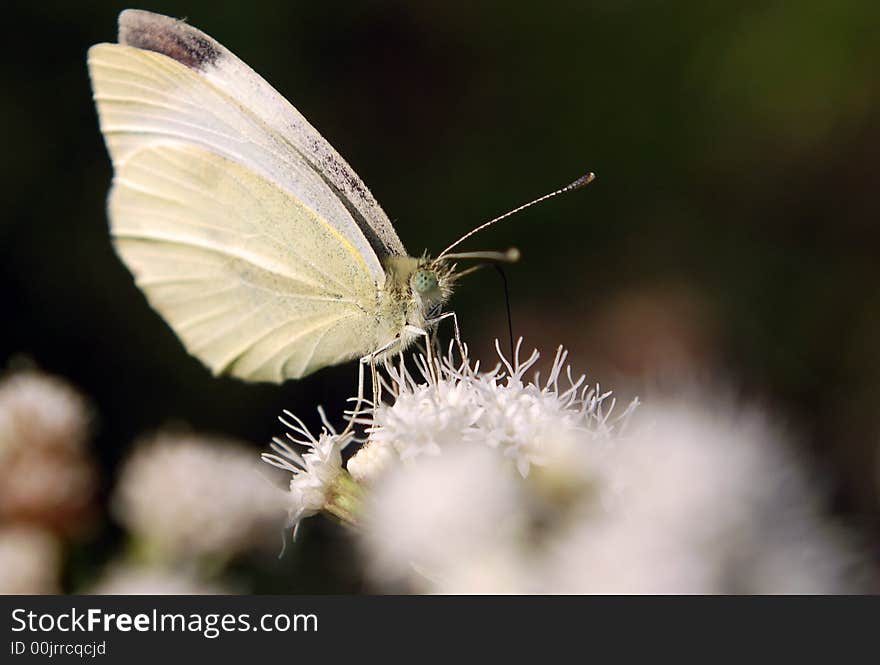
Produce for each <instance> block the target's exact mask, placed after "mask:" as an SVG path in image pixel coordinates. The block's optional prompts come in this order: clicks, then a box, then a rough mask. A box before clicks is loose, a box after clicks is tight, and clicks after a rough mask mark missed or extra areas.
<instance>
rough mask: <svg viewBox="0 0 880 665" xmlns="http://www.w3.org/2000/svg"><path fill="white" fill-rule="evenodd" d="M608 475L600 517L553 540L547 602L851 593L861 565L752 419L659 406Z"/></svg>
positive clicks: (761, 419)
mask: <svg viewBox="0 0 880 665" xmlns="http://www.w3.org/2000/svg"><path fill="white" fill-rule="evenodd" d="M639 417H640V419H641V420H643V421H644V423H643V424H642V425H640V426H639V427H637V428H636V431H635V433H634V435H633V436H631V437H630V438H629V439H627V440H626V441H622V442H620V444H619V445H617V446H615V448H614V450H613V452H612V454H611V455H610V458H609V460H608V463H607V464H606V466H605V467H604V469H605V470H604V483H605V485H606V487H608V488H609V490H610V491H608V492H606V493H605V494H604V495H603V498H604V501H603V504H602V506H601V510H593V511H591V512H584V513H583V515H582V516H581V517H580V518H579V519H578V520H577V521H575V522H573V523H572V524H571V525H570V526H568V527H567V528H563V529H559V530H558V531H557V532H555V533H554V534H552V536H551V538H550V539H549V542H548V556H547V557H546V559H545V561H544V567H545V568H544V569H545V573H544V574H545V576H546V580H547V581H546V584H547V590H548V591H550V592H554V593H676V594H678V593H779V592H783V593H815V592H820V593H830V592H840V591H852V590H855V589H857V588H858V586H857V585H858V580H857V579H856V578H854V577H852V573H853V572H854V571H855V568H856V566H855V565H854V564H856V563H857V562H858V559H859V557H857V556H856V555H855V552H854V551H853V550H852V549H851V547H850V546H849V544H848V542H847V540H846V538H845V536H844V535H843V534H842V533H838V532H836V530H835V529H834V528H833V527H831V525H830V523H829V522H828V521H827V519H826V518H824V517H823V516H822V513H821V510H820V499H821V496H820V495H819V494H818V493H817V489H816V487H815V486H814V485H813V484H812V483H810V482H808V478H807V475H806V473H805V471H804V468H803V467H802V464H801V461H800V460H799V459H798V458H797V457H796V456H795V455H794V454H793V453H792V450H791V449H790V447H789V445H788V441H787V440H786V437H785V436H784V435H783V433H782V432H780V431H779V429H778V428H776V427H774V426H773V425H772V424H771V423H770V422H769V421H768V420H767V419H766V417H765V416H764V415H763V414H762V413H761V412H760V411H757V410H755V409H753V408H749V407H743V406H738V405H732V404H725V403H719V404H712V403H709V402H707V401H705V400H693V399H690V400H677V401H658V402H655V403H654V404H653V405H652V406H651V407H650V408H645V409H642V410H640V413H639Z"/></svg>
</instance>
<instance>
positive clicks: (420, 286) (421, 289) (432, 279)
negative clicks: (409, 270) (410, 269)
mask: <svg viewBox="0 0 880 665" xmlns="http://www.w3.org/2000/svg"><path fill="white" fill-rule="evenodd" d="M412 288H413V291H415V292H416V293H418V294H419V295H426V294H429V293H431V292H432V291H434V290H436V289H437V275H436V274H435V273H434V271H433V270H425V269H420V270H416V271H415V272H414V273H413V276H412Z"/></svg>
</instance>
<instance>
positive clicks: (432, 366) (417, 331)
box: [405, 325, 440, 383]
mask: <svg viewBox="0 0 880 665" xmlns="http://www.w3.org/2000/svg"><path fill="white" fill-rule="evenodd" d="M405 330H406V331H407V332H409V333H410V334H412V335H418V336H419V337H424V338H425V353H426V360H427V362H428V372H429V373H430V375H431V379H432V380H433V381H434V382H435V383H436V382H437V381H438V380H439V378H440V377H439V374H438V372H439V367H438V366H437V364H436V363H435V361H434V353H433V351H432V348H433V341H432V339H431V335H430V334H429V333H428V331H427V330H423V329H422V328H419V327H418V326H411V325H408V326H406V328H405Z"/></svg>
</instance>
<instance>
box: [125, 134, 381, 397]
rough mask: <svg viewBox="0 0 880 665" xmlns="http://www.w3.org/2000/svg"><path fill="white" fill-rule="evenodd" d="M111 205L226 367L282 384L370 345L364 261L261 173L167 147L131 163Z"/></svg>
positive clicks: (164, 292) (159, 304) (132, 261)
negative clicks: (286, 379) (281, 382)
mask: <svg viewBox="0 0 880 665" xmlns="http://www.w3.org/2000/svg"><path fill="white" fill-rule="evenodd" d="M109 209H110V215H111V218H112V219H113V234H114V237H115V241H116V248H117V251H118V252H119V254H120V256H121V257H122V259H123V260H124V261H125V263H126V264H127V265H128V266H129V268H130V269H131V271H132V273H133V274H134V275H135V281H136V283H137V284H138V286H139V287H140V288H141V290H142V291H143V292H144V293H145V295H146V297H147V299H148V300H149V302H150V304H151V305H152V306H153V307H154V308H155V309H156V310H157V311H158V312H159V313H160V314H162V316H163V317H164V318H165V320H166V321H167V322H168V323H169V325H170V326H171V327H172V328H173V329H174V331H175V332H176V333H177V335H178V336H179V337H180V338H181V339H182V340H183V342H184V344H185V345H186V347H187V349H188V350H189V351H190V352H191V353H193V354H194V355H196V356H198V357H199V358H200V359H201V360H202V361H203V362H205V364H207V365H208V366H209V367H210V368H211V369H212V371H214V372H215V373H220V372H226V373H230V374H233V375H235V376H239V377H242V378H246V379H249V380H255V381H282V380H284V379H285V378H288V377H290V378H296V377H301V376H304V375H306V374H309V373H310V372H313V371H315V370H316V369H320V368H321V367H324V366H327V365H332V364H335V363H338V362H341V361H343V360H347V359H350V358H353V357H357V356H360V355H363V354H365V353H367V352H369V351H370V350H371V348H370V347H371V345H372V344H373V342H374V340H373V339H372V335H371V334H370V331H371V330H373V323H372V322H373V320H374V317H371V316H370V312H372V311H375V308H376V304H375V300H376V286H375V281H374V280H373V278H372V275H371V273H370V270H369V267H368V265H367V264H366V262H365V261H364V260H363V257H362V256H361V254H360V253H359V252H358V251H357V249H355V248H354V247H353V246H352V245H351V243H349V242H348V241H346V240H345V239H344V238H343V237H342V236H341V235H340V234H339V233H338V232H337V231H336V230H335V229H334V228H333V227H332V226H331V225H330V224H328V223H327V222H326V221H325V220H323V219H321V218H320V217H319V216H318V215H316V214H315V213H314V211H312V210H310V209H309V208H308V207H307V206H305V205H303V204H302V202H300V201H298V200H297V199H295V198H293V197H291V196H289V195H288V193H287V192H285V191H284V190H282V189H281V188H279V187H278V186H277V185H275V184H274V183H272V182H270V181H268V180H266V179H265V178H263V177H262V176H260V175H259V174H257V173H254V172H253V171H252V170H250V169H247V168H245V167H243V166H242V165H240V164H237V163H236V162H233V161H231V160H229V159H226V158H224V157H220V156H219V155H216V154H214V153H212V152H210V151H208V150H205V149H203V148H200V147H197V146H193V145H185V144H181V143H165V144H161V143H159V144H156V145H154V146H151V147H148V148H143V149H141V150H138V151H137V152H135V153H134V154H132V155H131V156H130V157H129V158H128V159H126V160H125V162H124V163H123V164H121V165H120V167H119V168H118V170H117V172H116V177H115V179H114V185H113V189H112V192H111V194H110V201H109Z"/></svg>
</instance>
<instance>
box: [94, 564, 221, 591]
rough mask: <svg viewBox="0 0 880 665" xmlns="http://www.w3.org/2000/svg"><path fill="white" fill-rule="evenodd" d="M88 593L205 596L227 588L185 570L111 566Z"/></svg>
mask: <svg viewBox="0 0 880 665" xmlns="http://www.w3.org/2000/svg"><path fill="white" fill-rule="evenodd" d="M87 593H90V594H94V595H108V596H143V595H149V596H192V595H198V596H206V595H215V594H224V593H229V589H226V588H222V587H219V586H216V585H213V584H208V583H205V582H202V581H200V580H198V579H197V578H196V577H194V576H192V575H190V574H189V573H188V572H186V571H184V570H169V569H168V568H162V567H150V566H136V565H133V564H130V563H129V564H125V563H115V564H111V565H110V566H109V567H108V568H107V570H105V571H104V574H103V575H102V576H101V579H100V580H98V582H97V583H96V584H95V585H94V586H93V587H92V588H90V589H89V590H88V591H87Z"/></svg>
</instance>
